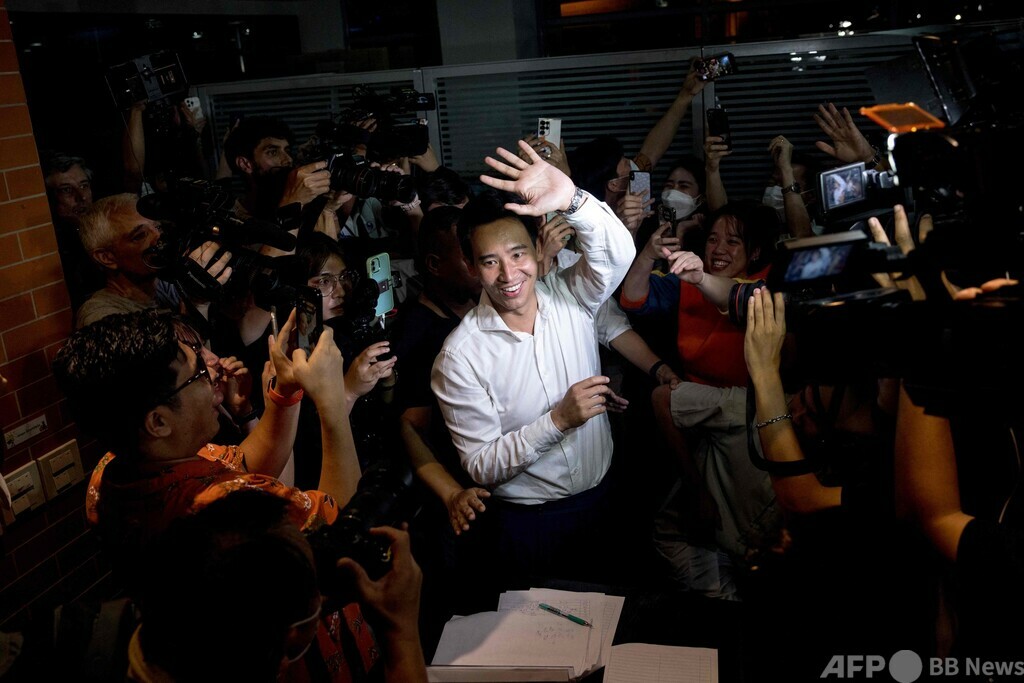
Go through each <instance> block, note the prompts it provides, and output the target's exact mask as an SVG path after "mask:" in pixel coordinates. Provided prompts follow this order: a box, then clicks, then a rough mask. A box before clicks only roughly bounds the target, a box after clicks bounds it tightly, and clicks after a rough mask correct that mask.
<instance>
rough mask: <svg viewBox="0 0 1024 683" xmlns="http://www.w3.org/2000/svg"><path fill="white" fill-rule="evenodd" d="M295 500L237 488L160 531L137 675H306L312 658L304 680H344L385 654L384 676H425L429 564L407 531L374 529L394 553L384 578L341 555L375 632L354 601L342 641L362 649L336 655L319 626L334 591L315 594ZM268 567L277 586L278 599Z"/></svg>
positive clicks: (148, 578) (146, 592)
mask: <svg viewBox="0 0 1024 683" xmlns="http://www.w3.org/2000/svg"><path fill="white" fill-rule="evenodd" d="M287 506H288V504H287V503H286V501H285V500H283V499H281V498H278V497H275V496H271V495H267V494H265V493H263V492H259V491H239V492H237V493H235V494H232V495H230V496H227V497H225V498H222V499H220V500H217V501H215V502H213V503H211V504H210V505H208V506H206V507H205V508H203V509H202V510H200V511H199V512H197V513H196V514H194V515H190V516H188V517H183V518H180V519H177V520H175V521H174V522H173V523H172V524H171V526H170V527H169V528H168V529H167V531H165V532H164V533H163V534H161V536H160V538H159V542H157V543H154V544H153V546H152V547H151V549H150V552H149V553H148V556H147V561H146V563H145V568H146V569H145V571H144V572H143V576H144V579H143V588H142V591H141V596H140V600H139V607H140V610H141V613H142V623H141V625H140V626H139V627H138V628H137V629H136V632H135V635H134V636H133V637H132V641H131V644H130V646H129V671H128V679H129V680H131V681H154V680H174V681H195V682H199V681H225V680H243V681H275V680H285V681H290V680H300V679H301V675H300V673H299V672H297V671H296V669H297V668H303V667H304V665H306V662H309V664H308V666H306V667H304V668H306V675H307V676H308V675H310V674H315V672H317V671H319V670H321V669H323V668H324V667H325V665H327V667H330V668H329V669H328V671H327V672H325V673H326V676H329V677H330V680H337V677H338V676H341V675H344V674H347V675H348V676H353V675H359V674H362V676H367V674H368V673H369V672H376V671H379V668H380V667H379V666H377V665H378V659H379V660H380V661H381V662H382V664H383V667H384V676H383V679H384V680H386V681H395V682H402V683H405V682H406V681H424V680H426V678H425V666H424V662H423V652H422V648H421V647H420V640H419V635H418V627H417V621H416V618H417V612H418V610H417V607H418V605H419V598H420V572H419V567H418V566H417V564H416V562H415V560H414V559H413V558H412V555H411V554H410V551H409V537H408V534H407V533H406V532H404V531H401V530H398V529H393V528H390V527H383V528H378V529H374V530H373V532H372V533H374V534H375V536H377V537H378V538H380V539H382V540H385V541H387V542H388V543H389V545H390V547H391V550H392V552H393V554H394V557H393V560H392V563H391V567H390V570H389V571H388V573H387V574H385V575H384V576H383V577H381V578H380V579H378V580H376V581H372V580H370V579H369V577H367V575H366V573H365V572H364V571H363V570H362V568H361V567H359V565H358V564H356V563H355V562H353V560H352V559H350V558H336V562H337V567H336V569H335V571H336V572H337V573H339V574H342V575H344V576H345V577H346V580H347V582H348V583H349V584H350V585H351V587H352V590H353V592H356V591H357V592H358V596H359V605H360V606H361V607H362V608H363V610H364V611H365V613H366V615H367V617H368V619H369V621H370V623H371V625H372V626H373V629H374V630H373V632H372V634H371V633H370V632H369V631H368V630H367V629H366V627H365V625H364V624H363V623H362V616H361V612H360V610H358V609H354V607H355V605H351V606H349V607H347V608H346V609H345V610H344V612H343V618H344V625H343V626H341V627H340V628H338V632H339V635H338V637H337V639H336V640H337V641H338V642H339V643H341V644H342V645H343V652H345V654H346V655H347V654H348V653H354V654H357V655H358V656H356V657H344V656H343V657H337V658H336V659H337V660H340V661H331V660H330V659H329V658H330V655H331V652H332V650H331V646H332V645H333V643H331V641H330V640H328V639H327V637H326V633H325V632H324V631H323V630H319V632H318V628H317V625H318V624H319V623H320V619H319V617H320V615H321V613H322V612H323V608H324V605H325V602H326V601H329V600H330V599H331V598H332V597H333V596H331V595H321V591H320V590H318V576H317V570H316V562H315V558H314V552H315V551H314V548H312V547H311V546H310V543H309V542H308V541H307V539H306V537H305V536H304V535H303V534H300V533H298V531H297V529H296V528H295V526H294V525H293V524H292V523H291V521H290V519H289V516H288V513H287ZM254 567H259V568H260V571H259V572H255V571H253V568H254ZM267 574H270V575H272V576H273V577H274V578H275V580H276V582H277V583H276V587H275V588H274V590H273V592H272V594H270V595H268V594H267V593H268V591H267V585H266V579H265V578H264V577H265V575H267ZM186 576H188V577H190V578H189V580H188V581H185V580H183V579H184V577H186ZM260 597H262V598H263V599H257V598H260ZM211 606H213V609H211ZM197 615H202V618H197ZM378 643H379V644H378ZM338 654H341V653H340V652H339V653H338ZM304 660H305V661H304ZM316 660H320V661H319V662H317V661H316ZM318 665H319V666H318ZM360 679H361V677H360ZM313 680H319V679H318V678H316V677H315V675H314V677H313Z"/></svg>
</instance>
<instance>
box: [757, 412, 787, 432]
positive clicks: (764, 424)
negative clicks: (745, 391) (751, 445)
mask: <svg viewBox="0 0 1024 683" xmlns="http://www.w3.org/2000/svg"><path fill="white" fill-rule="evenodd" d="M791 419H793V415H792V413H786V414H785V415H776V416H775V417H773V418H770V419H768V420H765V421H764V422H758V423H756V424H755V425H754V428H755V429H761V428H762V427H767V426H768V425H773V424H775V423H776V422H781V421H782V420H791Z"/></svg>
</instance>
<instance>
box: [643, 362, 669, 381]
mask: <svg viewBox="0 0 1024 683" xmlns="http://www.w3.org/2000/svg"><path fill="white" fill-rule="evenodd" d="M662 365H668V363H666V362H665V361H663V360H659V361H658V362H657V363H655V364H654V365H652V366H651V369H650V370H648V371H647V374H648V375H650V376H651V379H654V380H656V379H658V370H660V369H661V366H662Z"/></svg>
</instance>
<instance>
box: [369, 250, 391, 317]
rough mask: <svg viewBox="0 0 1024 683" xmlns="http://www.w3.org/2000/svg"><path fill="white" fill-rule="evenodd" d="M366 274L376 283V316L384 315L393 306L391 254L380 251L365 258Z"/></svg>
mask: <svg viewBox="0 0 1024 683" xmlns="http://www.w3.org/2000/svg"><path fill="white" fill-rule="evenodd" d="M366 274H367V276H369V278H370V279H371V280H373V281H374V282H376V283H377V292H378V294H377V307H376V308H375V309H374V311H373V313H374V315H376V316H382V315H386V314H387V313H388V311H390V310H391V309H392V308H394V307H395V292H394V287H392V281H391V256H390V255H389V254H388V253H387V252H386V251H382V252H381V253H379V254H375V255H373V256H371V257H370V258H368V259H366Z"/></svg>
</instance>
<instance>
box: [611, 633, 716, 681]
mask: <svg viewBox="0 0 1024 683" xmlns="http://www.w3.org/2000/svg"><path fill="white" fill-rule="evenodd" d="M604 683H718V650H712V649H709V648H703V647H672V646H668V645H649V644H647V643H623V644H622V645H616V646H615V647H613V648H612V650H611V660H610V661H609V662H608V665H607V667H606V668H605V670H604Z"/></svg>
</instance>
